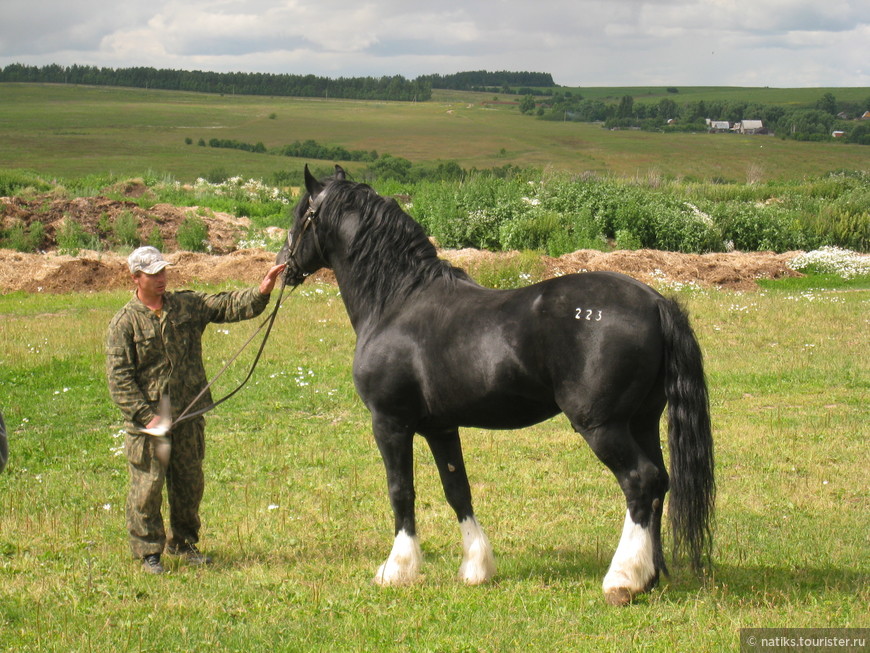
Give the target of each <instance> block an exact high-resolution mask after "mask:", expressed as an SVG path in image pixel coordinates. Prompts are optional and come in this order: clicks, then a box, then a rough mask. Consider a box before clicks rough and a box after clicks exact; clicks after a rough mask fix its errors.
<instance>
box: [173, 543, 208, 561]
mask: <svg viewBox="0 0 870 653" xmlns="http://www.w3.org/2000/svg"><path fill="white" fill-rule="evenodd" d="M167 550H168V551H169V553H171V554H172V555H176V556H181V557H182V558H184V559H185V560H186V561H187V564H189V565H194V566H203V565H210V564H211V562H212V561H211V558H210V557H209V556H207V555H205V554H204V553H201V552H200V550H199V549H197V548H196V544H192V543H190V542H186V543H184V544H182V545H181V546H177V547H170V548H169V549H167Z"/></svg>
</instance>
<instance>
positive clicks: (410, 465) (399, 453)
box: [372, 417, 423, 585]
mask: <svg viewBox="0 0 870 653" xmlns="http://www.w3.org/2000/svg"><path fill="white" fill-rule="evenodd" d="M372 426H373V429H374V433H375V440H376V441H377V443H378V449H379V450H380V452H381V458H383V461H384V467H385V468H386V472H387V488H388V490H389V494H390V504H391V505H392V507H393V515H394V517H395V540H394V542H393V549H392V551H390V555H389V557H388V558H387V561H386V562H384V564H382V565H381V566H380V568H379V569H378V573H377V575H376V576H375V582H376V583H377V584H379V585H408V584H410V583H413V582H414V581H416V580H417V578H419V576H420V563H421V562H422V559H423V554H422V552H421V550H420V542H419V540H418V539H417V525H416V520H415V516H414V498H415V495H414V449H413V438H414V432H413V431H410V430H408V428H407V427H403V426H401V425H399V424H397V423H396V422H395V420H391V419H389V418H386V417H373V419H372Z"/></svg>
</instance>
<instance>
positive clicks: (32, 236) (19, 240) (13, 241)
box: [2, 221, 45, 252]
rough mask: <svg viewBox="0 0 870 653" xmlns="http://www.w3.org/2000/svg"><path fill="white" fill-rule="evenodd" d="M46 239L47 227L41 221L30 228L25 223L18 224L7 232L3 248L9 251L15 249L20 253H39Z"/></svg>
mask: <svg viewBox="0 0 870 653" xmlns="http://www.w3.org/2000/svg"><path fill="white" fill-rule="evenodd" d="M44 239H45V225H43V224H42V223H41V222H39V221H34V222H31V223H30V226H27V225H25V224H24V222H17V223H15V224H14V225H12V227H10V228H9V230H8V231H7V232H6V234H5V236H4V238H3V240H2V242H3V246H4V247H7V248H8V249H14V250H15V251H18V252H35V251H38V250H39V248H40V246H41V245H42V241H43V240H44Z"/></svg>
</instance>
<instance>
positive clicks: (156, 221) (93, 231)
mask: <svg viewBox="0 0 870 653" xmlns="http://www.w3.org/2000/svg"><path fill="white" fill-rule="evenodd" d="M121 190H122V191H123V192H124V193H125V194H126V195H127V196H128V197H140V196H142V195H144V194H147V193H148V192H149V191H148V190H147V189H145V190H143V188H142V186H140V185H137V184H127V185H126V186H124V188H123V189H121ZM125 215H126V216H131V217H132V218H133V219H134V220H135V221H136V223H137V225H138V229H137V231H138V234H139V239H140V240H141V241H142V242H147V241H149V240H151V239H152V236H153V234H154V233H155V232H158V233H159V234H160V238H161V240H162V241H163V247H164V249H165V250H166V251H170V252H171V251H174V250H176V249H178V242H177V240H176V233H177V232H178V227H179V226H180V225H181V224H182V223H183V222H184V220H185V219H187V218H188V217H194V216H195V217H197V218H199V219H201V220H202V221H203V222H204V223H205V225H206V227H208V240H209V246H210V248H211V251H212V253H215V254H224V253H227V252H231V251H233V250H235V249H236V243H237V242H238V240H239V238H240V237H241V236H243V235H244V234H245V233H246V231H247V230H248V229H249V228H250V226H251V221H250V220H249V219H248V218H237V217H235V216H234V215H231V214H229V213H220V212H216V211H212V210H211V209H200V208H199V207H196V206H186V207H178V206H173V205H171V204H154V205H153V206H151V207H150V208H148V209H144V208H142V207H141V206H139V205H138V204H136V203H135V202H132V201H127V200H114V199H110V198H108V197H101V196H98V197H77V198H74V199H57V198H54V197H52V196H50V195H42V196H38V197H36V198H33V199H24V198H20V197H0V226H2V228H3V229H10V228H12V227H15V226H18V225H20V226H22V227H24V228H25V229H26V230H28V231H30V230H31V229H32V225H33V223H35V222H40V223H42V226H43V232H44V238H43V241H42V242H41V243H39V248H40V249H42V250H45V251H50V250H53V249H56V248H57V247H58V237H59V236H60V235H61V234H62V233H63V230H64V227H65V225H67V223H69V222H74V223H76V224H77V225H78V226H79V227H80V229H81V231H82V232H83V235H84V237H85V238H86V239H87V240H89V241H91V242H94V243H96V242H99V243H100V244H101V245H103V246H105V247H106V248H111V247H112V246H114V245H116V244H117V243H115V242H113V239H114V238H115V234H114V231H113V229H114V226H115V225H116V224H117V223H118V220H119V218H121V217H122V216H125Z"/></svg>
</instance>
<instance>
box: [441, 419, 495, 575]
mask: <svg viewBox="0 0 870 653" xmlns="http://www.w3.org/2000/svg"><path fill="white" fill-rule="evenodd" d="M424 437H425V438H426V442H428V443H429V448H430V449H431V450H432V455H433V457H434V458H435V464H436V465H437V466H438V473H439V475H440V476H441V485H442V486H443V487H444V494H445V496H446V497H447V503H449V504H450V507H451V508H453V510H454V512H456V518H457V519H458V520H459V527H460V529H461V530H462V549H463V555H462V564H461V565H460V567H459V578H460V580H462V581H464V582H466V583H468V584H469V585H478V584H480V583H484V582H486V581H488V580H489V579H490V578H492V577H493V576H494V575H495V558H494V557H493V554H492V547H491V546H490V544H489V539H488V538H487V537H486V533H484V532H483V529H482V528H481V526H480V524H479V523H478V522H477V519H476V518H475V517H474V510H473V508H472V506H471V487H470V486H469V484H468V475H467V473H466V471H465V461H464V459H463V456H462V445H461V443H460V441H459V431H458V430H457V429H450V430H447V431H441V432H438V433H426V434H424Z"/></svg>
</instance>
